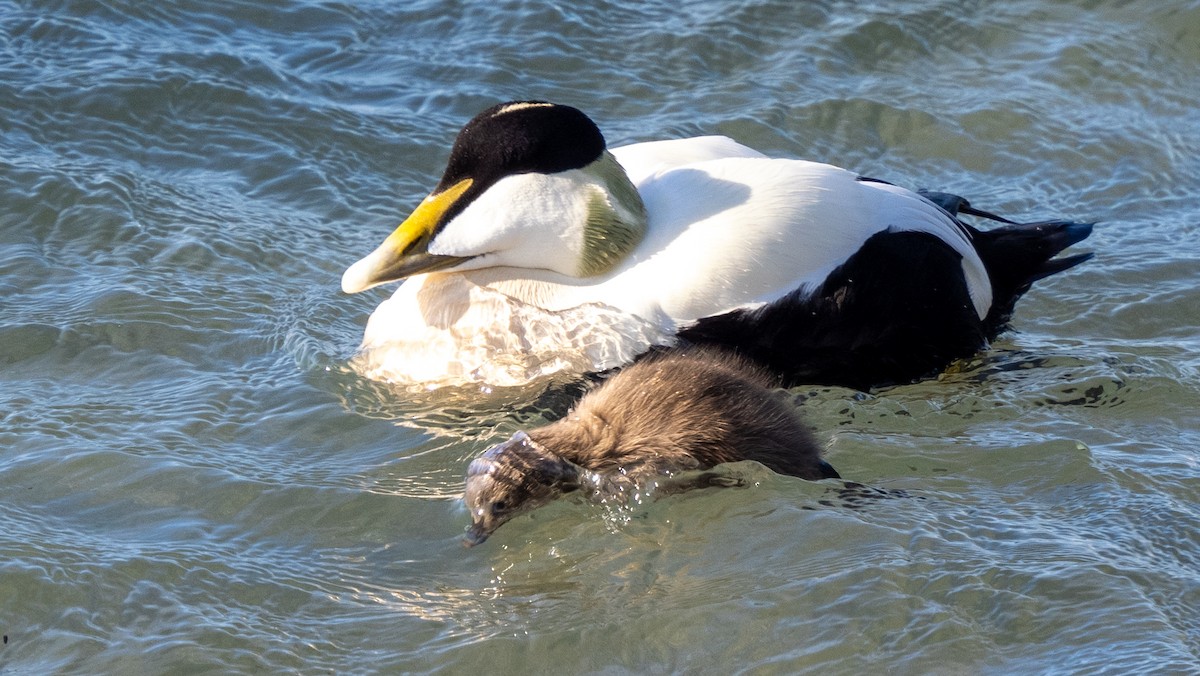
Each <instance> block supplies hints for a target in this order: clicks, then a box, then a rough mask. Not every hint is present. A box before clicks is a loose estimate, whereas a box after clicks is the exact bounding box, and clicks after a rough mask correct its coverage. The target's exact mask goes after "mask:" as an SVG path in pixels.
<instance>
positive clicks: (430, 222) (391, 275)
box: [342, 178, 473, 293]
mask: <svg viewBox="0 0 1200 676" xmlns="http://www.w3.org/2000/svg"><path fill="white" fill-rule="evenodd" d="M472 183H473V181H472V180H471V179H469V178H465V179H463V180H461V181H459V182H458V183H455V184H454V185H452V186H450V187H449V188H446V189H445V190H442V191H441V192H436V193H433V194H432V195H430V196H429V197H426V198H425V200H424V201H422V202H421V204H419V205H418V206H417V208H416V209H415V210H414V211H413V212H412V215H410V216H409V217H408V218H407V219H405V220H404V222H403V223H401V224H400V225H399V227H397V228H396V230H395V231H394V232H392V234H391V235H388V238H387V239H385V240H384V241H383V244H380V245H379V247H378V248H377V249H375V250H374V251H372V252H371V253H370V254H368V255H367V256H366V257H365V258H363V259H362V260H360V261H358V262H357V263H355V264H354V265H351V266H350V267H349V268H348V269H347V270H346V272H345V274H343V275H342V291H344V292H345V293H358V292H359V291H366V290H367V289H369V288H371V287H374V286H378V285H380V284H386V283H387V282H394V281H397V280H400V279H404V278H405V277H409V276H411V275H416V274H420V273H423V272H435V271H437V270H443V269H445V268H449V267H453V266H455V265H457V264H459V263H462V262H463V261H466V260H469V259H468V258H463V257H460V256H440V255H437V254H431V253H429V242H430V241H432V240H433V236H434V235H435V234H436V233H437V231H438V228H439V227H440V226H441V225H442V223H443V222H444V220H445V218H446V214H447V213H448V212H449V211H450V209H451V207H453V206H454V205H455V204H457V203H459V201H460V200H461V199H462V196H463V193H465V192H466V191H467V189H469V188H470V187H471V184H472Z"/></svg>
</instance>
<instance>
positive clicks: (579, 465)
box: [464, 349, 838, 546]
mask: <svg viewBox="0 0 1200 676" xmlns="http://www.w3.org/2000/svg"><path fill="white" fill-rule="evenodd" d="M775 382H776V381H775V379H774V378H772V377H771V376H770V375H769V374H767V373H766V372H765V371H763V370H762V369H760V368H758V367H756V366H754V365H753V364H751V363H750V362H747V361H746V360H744V359H741V358H739V357H736V356H733V355H731V354H728V353H723V352H718V351H714V350H710V349H705V350H688V351H668V352H665V353H662V354H659V355H654V356H651V357H648V358H646V359H643V360H641V361H639V362H637V363H635V364H633V365H631V366H628V367H626V368H625V369H623V370H622V371H620V372H618V373H617V374H616V375H614V376H612V377H611V378H609V379H608V380H607V381H605V382H604V383H603V384H602V385H601V386H600V387H598V388H596V389H594V390H592V391H591V392H589V393H587V394H586V395H585V396H584V397H583V398H582V399H580V401H579V402H578V404H576V406H575V408H574V409H573V410H572V411H571V412H570V413H569V414H567V416H566V417H564V418H563V419H561V420H558V421H556V422H553V423H551V424H549V425H546V426H544V427H539V428H537V429H534V430H530V431H529V432H528V433H526V432H517V433H516V434H515V435H513V437H512V438H511V439H509V440H508V441H505V442H503V443H501V444H498V445H496V446H493V447H492V448H490V449H488V450H487V451H486V452H485V453H484V454H483V455H481V456H480V457H478V458H476V459H475V460H473V461H472V462H471V465H470V467H468V469H467V485H466V494H465V496H464V500H465V502H466V505H467V508H468V509H469V510H470V512H471V527H470V528H469V529H468V531H467V536H466V539H465V544H466V545H468V546H470V545H476V544H479V543H481V542H483V541H484V540H486V539H487V538H488V536H489V535H491V534H492V533H493V532H494V531H495V530H496V529H497V528H499V527H500V526H501V525H502V524H504V523H505V522H506V521H508V520H509V519H512V518H513V517H514V516H517V515H518V514H521V513H524V512H527V511H529V510H531V509H534V508H536V507H539V506H541V505H544V504H546V503H547V502H549V501H551V500H553V499H554V498H556V497H558V496H559V495H562V494H563V493H569V492H572V491H576V490H582V491H584V492H585V493H587V494H588V495H589V496H595V495H611V494H619V493H625V492H628V491H629V490H630V489H631V488H634V487H636V486H638V485H640V484H642V483H644V482H646V481H647V480H650V479H653V478H655V477H659V476H663V475H670V474H673V473H675V472H680V471H684V470H706V469H709V468H711V467H713V466H715V465H719V464H721V463H726V462H737V461H740V460H755V461H758V462H760V463H762V464H763V465H765V466H766V467H768V468H770V469H771V470H773V471H775V472H779V473H780V474H790V475H793V476H798V477H800V478H803V479H828V478H838V473H837V472H836V471H835V470H834V469H833V467H831V466H830V465H829V464H828V463H826V462H825V461H824V460H822V459H821V455H820V447H819V446H818V444H817V443H816V442H815V441H814V439H813V437H812V434H811V433H810V432H809V430H808V428H807V427H806V426H805V425H804V423H803V421H801V420H800V417H799V415H798V413H797V411H796V410H795V407H794V406H793V405H792V404H791V403H789V402H787V401H784V400H783V399H782V398H781V397H780V396H779V394H778V392H776V391H774V390H773V389H772V388H773V387H774V385H775ZM722 483H723V481H722V479H721V478H720V477H716V476H715V475H707V476H705V475H702V477H701V478H700V479H699V480H698V481H696V482H694V485H695V486H702V485H718V484H722ZM731 483H737V482H736V480H734V481H732V482H731Z"/></svg>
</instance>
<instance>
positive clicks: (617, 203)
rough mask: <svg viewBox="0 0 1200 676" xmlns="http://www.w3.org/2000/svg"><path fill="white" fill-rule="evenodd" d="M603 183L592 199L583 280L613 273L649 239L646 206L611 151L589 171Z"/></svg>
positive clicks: (586, 226)
mask: <svg viewBox="0 0 1200 676" xmlns="http://www.w3.org/2000/svg"><path fill="white" fill-rule="evenodd" d="M585 171H588V172H590V173H592V174H594V175H595V176H596V177H598V178H599V179H600V183H601V185H603V186H604V188H603V189H599V188H597V189H595V191H594V192H593V193H592V195H591V196H590V198H589V199H588V215H587V223H585V224H584V228H583V249H582V252H581V257H580V261H579V272H578V274H579V276H581V277H592V276H595V275H601V274H604V273H605V272H608V271H609V270H612V269H613V267H614V266H616V264H617V263H619V262H620V261H621V259H623V258H625V256H627V255H628V254H629V252H630V251H632V250H633V248H634V247H635V246H637V245H638V243H639V242H641V241H642V237H644V236H645V235H646V206H645V204H643V203H642V196H641V195H640V194H638V191H637V188H636V187H634V185H633V182H632V181H630V180H629V176H628V175H627V174H626V173H625V169H624V168H623V167H621V165H620V164H619V163H618V162H617V160H616V158H615V157H613V156H612V155H611V154H610V153H609V152H608V151H605V152H604V154H603V155H601V156H600V159H598V160H596V161H595V162H593V163H592V164H591V165H590V166H589V167H587V168H586V169H585Z"/></svg>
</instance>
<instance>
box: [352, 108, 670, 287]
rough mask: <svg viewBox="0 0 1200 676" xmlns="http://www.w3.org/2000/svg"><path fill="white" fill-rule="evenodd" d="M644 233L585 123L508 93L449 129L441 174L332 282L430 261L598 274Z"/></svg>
mask: <svg viewBox="0 0 1200 676" xmlns="http://www.w3.org/2000/svg"><path fill="white" fill-rule="evenodd" d="M645 232H646V213H645V207H644V205H643V204H642V200H641V197H640V195H639V194H638V192H637V189H636V188H635V187H634V186H633V184H632V183H631V182H630V180H629V177H628V176H627V175H626V174H625V170H624V169H623V168H622V167H621V165H620V164H618V163H617V161H616V159H615V158H613V156H612V155H611V154H609V152H608V151H607V150H606V149H605V143H604V136H603V135H602V134H601V133H600V130H599V128H597V127H596V124H595V123H594V122H592V120H590V119H589V118H588V117H587V115H584V114H583V113H582V112H580V111H579V110H577V109H575V108H572V107H570V106H563V105H557V104H553V103H546V102H544V101H513V102H509V103H502V104H500V105H497V106H493V107H491V108H489V109H487V110H485V111H483V112H482V113H480V114H479V115H477V116H475V118H473V119H472V120H471V121H470V122H468V123H467V125H466V126H465V127H463V129H462V131H461V132H459V134H458V138H457V139H456V140H455V141H454V147H453V148H452V149H451V151H450V159H449V161H448V162H447V165H446V171H445V173H443V174H442V180H441V181H440V182H439V183H438V185H437V187H436V188H434V190H433V193H432V194H430V195H429V197H427V198H425V200H424V201H423V202H421V204H420V205H419V206H417V208H416V210H414V211H413V213H412V215H410V216H409V217H408V219H407V220H405V221H404V222H403V223H401V224H400V226H399V227H398V228H396V231H395V232H393V233H392V234H391V235H390V236H389V237H388V238H387V239H386V240H384V242H383V244H381V245H380V246H379V247H378V248H377V249H376V250H375V251H374V252H372V253H371V254H370V255H368V256H367V257H366V258H363V259H362V260H360V261H358V262H357V263H355V264H354V265H352V266H350V268H349V269H348V270H346V273H345V274H344V275H343V276H342V290H343V291H345V292H346V293H357V292H359V291H363V290H365V289H369V288H371V287H373V286H376V285H378V284H384V283H386V282H390V281H395V280H399V279H403V278H405V277H409V276H411V275H415V274H418V273H424V272H433V271H437V270H447V271H450V270H454V271H458V270H471V269H479V268H488V267H498V266H511V267H517V268H538V269H544V270H550V271H553V272H557V273H561V274H563V275H566V276H569V277H590V276H595V275H600V274H604V273H605V272H608V271H609V270H611V269H612V268H613V267H614V266H616V264H617V263H619V262H620V261H621V260H622V259H623V258H624V257H625V256H626V255H627V254H628V253H629V251H630V250H632V249H633V247H634V246H636V245H637V244H638V242H640V241H641V239H642V237H643V236H644V235H645Z"/></svg>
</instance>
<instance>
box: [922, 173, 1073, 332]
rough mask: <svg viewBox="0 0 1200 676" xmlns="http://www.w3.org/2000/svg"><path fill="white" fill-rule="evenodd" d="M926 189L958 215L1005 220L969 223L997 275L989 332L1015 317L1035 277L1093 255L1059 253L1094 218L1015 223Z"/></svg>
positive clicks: (989, 268)
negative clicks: (994, 224)
mask: <svg viewBox="0 0 1200 676" xmlns="http://www.w3.org/2000/svg"><path fill="white" fill-rule="evenodd" d="M921 195H922V196H924V197H925V198H926V199H928V200H929V201H931V202H933V203H934V204H936V205H938V206H939V207H941V208H942V209H945V210H946V212H947V213H949V214H950V215H951V216H953V217H955V218H956V219H957V218H958V215H959V214H968V215H971V216H978V217H980V218H986V219H989V220H993V221H998V222H1000V223H1004V225H1002V226H1000V227H998V228H994V229H992V230H976V229H975V228H970V227H969V226H968V230H970V231H971V234H972V235H973V237H974V240H975V250H976V251H978V252H979V257H980V258H981V259H983V265H984V267H986V268H987V271H988V276H989V277H990V278H991V280H992V309H991V310H990V311H989V312H988V316H987V318H986V319H984V329H985V331H986V332H987V335H988V336H989V338H993V337H995V336H996V335H997V334H998V333H1000V332H1001V331H1002V330H1004V328H1005V327H1006V325H1007V324H1008V321H1009V319H1011V318H1012V313H1013V306H1014V305H1016V302H1017V299H1018V298H1020V297H1021V296H1022V295H1024V293H1025V292H1026V291H1028V290H1029V287H1030V286H1031V285H1032V284H1033V283H1034V282H1036V281H1038V280H1039V279H1042V278H1045V277H1049V276H1050V275H1053V274H1057V273H1059V272H1062V271H1063V270H1067V269H1069V268H1073V267H1075V266H1076V265H1079V264H1080V263H1082V262H1084V261H1086V260H1088V259H1089V258H1091V257H1092V254H1090V253H1085V254H1077V255H1075V256H1067V257H1065V258H1055V256H1057V255H1058V254H1059V253H1060V252H1061V251H1062V250H1063V249H1066V248H1067V247H1069V246H1071V245H1072V244H1078V243H1079V242H1082V241H1083V240H1085V239H1087V237H1088V235H1090V234H1092V226H1093V225H1094V224H1093V223H1077V222H1075V221H1040V222H1037V223H1014V222H1013V221H1010V220H1008V219H1007V218H1002V217H1000V216H997V215H995V214H992V213H988V212H986V211H983V210H982V209H975V208H974V207H972V206H971V205H970V203H968V202H967V201H966V200H965V199H963V198H961V197H959V196H957V195H950V194H948V193H939V192H926V191H921Z"/></svg>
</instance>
